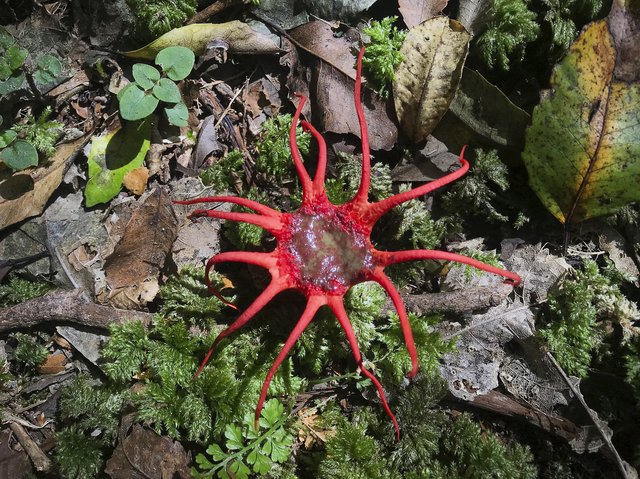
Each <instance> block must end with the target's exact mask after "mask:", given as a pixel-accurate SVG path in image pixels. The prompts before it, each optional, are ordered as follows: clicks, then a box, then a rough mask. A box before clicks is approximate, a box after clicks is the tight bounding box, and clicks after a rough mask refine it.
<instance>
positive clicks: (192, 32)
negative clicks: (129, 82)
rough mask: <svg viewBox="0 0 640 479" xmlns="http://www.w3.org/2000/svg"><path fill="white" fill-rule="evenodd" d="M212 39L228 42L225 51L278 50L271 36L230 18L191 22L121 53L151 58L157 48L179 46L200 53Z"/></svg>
mask: <svg viewBox="0 0 640 479" xmlns="http://www.w3.org/2000/svg"><path fill="white" fill-rule="evenodd" d="M212 40H222V41H224V42H225V43H226V44H228V45H229V52H230V53H235V54H241V55H243V54H244V55H263V54H274V53H278V52H279V51H280V50H279V48H278V46H277V45H276V44H275V43H274V42H273V40H272V38H270V37H268V36H267V35H265V34H264V33H261V32H259V31H257V30H254V29H253V28H251V26H249V25H248V24H246V23H243V22H241V21H239V20H233V21H231V22H226V23H217V24H212V23H194V24H192V25H187V26H184V27H180V28H175V29H173V30H171V31H170V32H167V33H165V34H164V35H162V36H160V37H159V38H156V39H155V40H154V41H152V42H151V43H149V44H148V45H145V46H144V47H142V48H139V49H138V50H132V51H129V52H124V53H122V54H123V55H125V56H128V57H130V58H141V59H143V60H153V59H154V58H155V57H156V55H157V54H158V52H159V51H160V50H162V49H163V48H166V47H172V46H178V45H179V46H183V47H187V48H189V49H191V51H193V53H195V54H196V55H201V54H202V53H204V50H205V48H206V47H207V45H208V44H209V43H210V42H211V41H212Z"/></svg>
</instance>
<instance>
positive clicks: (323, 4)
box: [303, 0, 376, 22]
mask: <svg viewBox="0 0 640 479" xmlns="http://www.w3.org/2000/svg"><path fill="white" fill-rule="evenodd" d="M303 3H305V4H306V6H307V9H308V11H309V13H311V14H313V15H315V16H317V17H320V18H332V19H336V20H341V21H344V22H347V21H349V20H351V19H353V18H355V17H356V16H357V15H358V14H360V13H362V12H364V11H365V10H367V9H368V8H369V7H370V6H371V5H373V4H374V3H376V0H313V1H311V0H305V1H304V2H303Z"/></svg>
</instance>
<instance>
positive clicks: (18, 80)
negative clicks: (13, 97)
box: [0, 72, 26, 95]
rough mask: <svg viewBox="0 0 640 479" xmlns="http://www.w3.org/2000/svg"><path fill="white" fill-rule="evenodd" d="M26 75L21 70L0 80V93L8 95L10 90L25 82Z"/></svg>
mask: <svg viewBox="0 0 640 479" xmlns="http://www.w3.org/2000/svg"><path fill="white" fill-rule="evenodd" d="M25 80H26V77H25V75H24V73H23V72H20V73H18V74H17V75H16V74H14V75H12V76H10V77H9V78H7V79H6V80H4V81H0V95H8V94H9V93H11V92H14V91H16V90H19V89H20V88H21V87H22V85H23V83H24V82H25Z"/></svg>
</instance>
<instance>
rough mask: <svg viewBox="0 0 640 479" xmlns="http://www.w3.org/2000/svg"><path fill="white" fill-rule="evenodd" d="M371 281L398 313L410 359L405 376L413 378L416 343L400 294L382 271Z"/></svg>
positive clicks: (415, 362)
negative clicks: (380, 289)
mask: <svg viewBox="0 0 640 479" xmlns="http://www.w3.org/2000/svg"><path fill="white" fill-rule="evenodd" d="M371 279H373V280H374V281H376V282H377V283H378V284H379V285H380V286H382V287H383V288H384V290H385V291H386V292H387V294H388V295H389V297H390V298H391V302H392V303H393V306H394V307H395V308H396V312H397V313H398V319H399V321H400V327H401V328H402V335H403V336H404V342H405V344H406V345H407V352H408V353H409V357H410V358H411V371H410V372H409V374H408V375H407V376H408V377H409V378H413V377H414V376H415V375H416V374H418V352H417V351H416V343H415V342H414V341H413V331H411V324H410V323H409V317H408V316H407V310H406V308H405V307H404V303H403V301H402V298H401V297H400V293H398V290H397V289H396V287H395V286H394V285H393V283H392V282H391V280H390V279H389V277H388V276H387V275H386V274H384V273H383V272H382V269H380V270H376V271H375V272H374V273H373V275H372V277H371Z"/></svg>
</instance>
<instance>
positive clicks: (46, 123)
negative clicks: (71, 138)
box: [0, 107, 63, 171]
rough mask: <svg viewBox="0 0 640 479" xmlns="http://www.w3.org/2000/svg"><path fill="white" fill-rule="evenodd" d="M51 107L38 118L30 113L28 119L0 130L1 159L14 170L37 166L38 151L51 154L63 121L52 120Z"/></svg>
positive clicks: (47, 154)
mask: <svg viewBox="0 0 640 479" xmlns="http://www.w3.org/2000/svg"><path fill="white" fill-rule="evenodd" d="M51 113H52V111H51V107H46V108H45V109H44V110H43V111H42V113H41V114H40V115H39V116H38V117H37V118H36V117H34V116H33V115H28V116H27V119H26V121H24V122H22V123H16V124H14V125H13V126H12V127H11V128H10V129H8V130H5V131H2V132H0V159H1V160H2V161H3V162H4V164H5V165H7V166H8V167H9V168H11V169H12V170H16V171H18V170H24V169H25V168H29V167H31V166H37V165H38V162H39V156H38V152H40V153H42V154H43V155H44V156H47V157H49V156H51V155H53V154H54V153H55V151H56V149H55V147H54V146H53V145H54V144H55V142H56V141H57V140H58V138H60V134H61V132H62V126H63V125H62V123H59V122H57V121H50V120H49V117H50V116H51Z"/></svg>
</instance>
